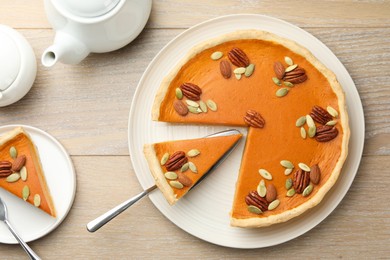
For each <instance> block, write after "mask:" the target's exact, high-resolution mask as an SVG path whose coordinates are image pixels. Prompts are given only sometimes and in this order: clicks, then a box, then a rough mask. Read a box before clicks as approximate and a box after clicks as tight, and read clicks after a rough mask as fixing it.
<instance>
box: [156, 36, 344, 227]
mask: <svg viewBox="0 0 390 260" xmlns="http://www.w3.org/2000/svg"><path fill="white" fill-rule="evenodd" d="M152 119H153V120H156V121H164V122H173V123H185V124H193V123H195V124H206V125H214V124H218V125H236V126H247V127H248V134H247V137H246V145H245V149H244V152H243V156H242V160H241V167H240V171H239V174H238V180H237V185H236V190H235V196H234V198H232V200H233V206H232V210H231V213H230V214H231V225H233V226H238V227H262V226H269V225H272V224H275V223H280V222H285V221H287V220H289V219H292V218H294V217H296V216H298V215H300V214H302V213H304V212H305V211H307V210H308V209H310V208H312V207H314V206H316V205H317V204H318V203H320V201H321V200H322V199H323V198H324V196H325V194H326V193H327V192H328V191H329V190H330V189H331V187H332V186H333V185H334V184H335V182H336V180H337V178H338V177H339V175H340V172H341V169H342V166H343V164H344V161H345V159H346V157H347V153H348V141H349V136H350V129H349V126H348V114H347V109H346V104H345V97H344V92H343V90H342V87H341V86H340V84H339V82H338V81H337V79H336V76H335V75H334V73H333V72H332V71H331V70H329V69H328V68H326V67H325V66H324V65H323V64H322V63H321V62H320V61H319V60H318V59H317V58H316V57H315V56H314V55H313V54H312V53H310V52H309V51H308V50H307V49H306V48H304V47H302V46H300V45H299V44H297V43H296V42H293V41H291V40H288V39H285V38H282V37H279V36H277V35H274V34H272V33H269V32H264V31H259V30H242V31H236V32H232V33H229V34H226V35H222V36H219V37H217V38H214V39H210V40H208V41H207V42H204V43H201V44H199V45H197V46H194V47H193V48H192V49H191V50H190V51H189V53H188V54H187V55H186V56H185V57H184V58H183V59H182V60H181V61H180V62H179V63H178V64H177V65H176V66H175V68H173V69H172V71H171V72H170V73H169V74H168V75H167V76H166V77H165V78H164V79H163V81H162V83H161V86H160V88H159V89H158V92H157V94H156V96H155V100H154V104H153V107H152ZM199 166H200V165H199Z"/></svg>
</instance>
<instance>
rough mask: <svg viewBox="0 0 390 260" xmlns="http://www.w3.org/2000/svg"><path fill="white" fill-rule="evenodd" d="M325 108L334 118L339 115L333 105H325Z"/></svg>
mask: <svg viewBox="0 0 390 260" xmlns="http://www.w3.org/2000/svg"><path fill="white" fill-rule="evenodd" d="M326 110H327V111H328V113H329V114H330V115H331V116H333V117H334V118H337V117H338V116H339V113H338V112H337V110H336V109H334V108H333V107H331V106H327V107H326Z"/></svg>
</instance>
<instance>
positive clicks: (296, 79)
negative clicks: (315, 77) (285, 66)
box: [283, 68, 307, 84]
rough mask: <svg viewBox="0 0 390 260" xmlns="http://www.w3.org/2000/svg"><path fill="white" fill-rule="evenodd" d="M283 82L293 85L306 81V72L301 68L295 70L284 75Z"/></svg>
mask: <svg viewBox="0 0 390 260" xmlns="http://www.w3.org/2000/svg"><path fill="white" fill-rule="evenodd" d="M283 80H284V81H288V82H290V83H293V84H298V83H302V82H304V81H306V80H307V75H306V71H305V70H304V69H303V68H295V69H293V70H291V71H288V72H286V73H285V74H284V77H283Z"/></svg>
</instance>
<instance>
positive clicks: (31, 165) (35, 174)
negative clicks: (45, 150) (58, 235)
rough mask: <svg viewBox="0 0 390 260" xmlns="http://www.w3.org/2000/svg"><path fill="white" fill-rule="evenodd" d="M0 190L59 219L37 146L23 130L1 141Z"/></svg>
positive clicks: (8, 135)
mask: <svg viewBox="0 0 390 260" xmlns="http://www.w3.org/2000/svg"><path fill="white" fill-rule="evenodd" d="M0 187H2V188H3V189H5V190H7V191H9V192H11V193H13V194H14V195H16V196H18V197H20V198H22V199H24V200H25V201H27V202H28V203H30V204H32V205H34V206H36V207H37V208H40V209H41V210H43V211H45V212H46V213H48V214H49V215H51V216H53V217H55V216H56V214H55V209H54V205H53V202H52V199H51V196H50V192H49V189H48V187H47V185H46V180H45V177H44V175H43V171H42V167H41V163H40V160H39V157H38V154H37V152H36V150H35V146H34V144H33V142H32V141H31V139H30V138H29V136H28V135H27V133H25V132H24V130H23V129H22V128H16V129H15V130H13V131H11V132H9V133H7V134H5V135H4V136H1V137H0Z"/></svg>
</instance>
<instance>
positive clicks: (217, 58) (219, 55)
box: [210, 51, 223, 60]
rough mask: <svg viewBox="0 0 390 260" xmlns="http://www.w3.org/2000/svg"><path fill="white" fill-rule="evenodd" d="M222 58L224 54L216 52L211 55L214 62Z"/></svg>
mask: <svg viewBox="0 0 390 260" xmlns="http://www.w3.org/2000/svg"><path fill="white" fill-rule="evenodd" d="M222 56H223V53H222V52H220V51H216V52H213V54H211V56H210V58H211V59H212V60H219V59H220V58H222Z"/></svg>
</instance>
